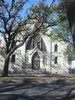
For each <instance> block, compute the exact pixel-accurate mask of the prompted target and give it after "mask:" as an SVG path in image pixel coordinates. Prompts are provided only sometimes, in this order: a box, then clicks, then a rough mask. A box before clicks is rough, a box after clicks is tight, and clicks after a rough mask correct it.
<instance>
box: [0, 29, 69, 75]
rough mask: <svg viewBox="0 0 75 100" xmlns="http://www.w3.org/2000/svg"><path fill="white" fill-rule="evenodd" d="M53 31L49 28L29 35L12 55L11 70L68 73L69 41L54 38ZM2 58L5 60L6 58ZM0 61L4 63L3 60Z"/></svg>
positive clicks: (14, 71)
mask: <svg viewBox="0 0 75 100" xmlns="http://www.w3.org/2000/svg"><path fill="white" fill-rule="evenodd" d="M51 32H52V29H51V28H49V29H48V31H47V32H46V33H45V34H42V33H39V34H36V35H33V36H31V37H29V38H28V39H27V41H26V42H25V43H24V45H23V46H21V47H20V48H18V49H17V50H16V51H15V52H14V54H13V55H12V56H11V59H10V68H9V71H10V72H12V73H16V72H17V73H18V72H19V73H24V72H26V71H27V70H29V71H40V72H45V73H46V72H47V73H53V74H56V73H57V74H68V73H69V70H68V69H69V65H68V61H67V56H66V55H65V50H66V48H67V43H66V42H64V41H63V40H62V39H59V40H52V39H51V37H50V34H51ZM2 60H3V61H4V58H3V59H2ZM0 63H1V64H2V62H1V61H0ZM1 64H0V65H1ZM2 66H3V64H2Z"/></svg>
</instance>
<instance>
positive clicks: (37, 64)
mask: <svg viewBox="0 0 75 100" xmlns="http://www.w3.org/2000/svg"><path fill="white" fill-rule="evenodd" d="M32 69H35V70H37V69H40V57H39V55H38V53H37V52H36V53H35V54H34V55H33V57H32Z"/></svg>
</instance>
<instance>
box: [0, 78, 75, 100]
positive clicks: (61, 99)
mask: <svg viewBox="0 0 75 100" xmlns="http://www.w3.org/2000/svg"><path fill="white" fill-rule="evenodd" d="M36 80H37V79H36ZM36 80H34V79H25V80H23V82H22V83H16V84H15V83H11V82H9V83H5V82H4V83H2V84H0V100H75V82H74V81H72V82H70V81H66V80H65V79H59V80H56V81H51V82H50V81H48V82H45V81H44V82H38V81H36Z"/></svg>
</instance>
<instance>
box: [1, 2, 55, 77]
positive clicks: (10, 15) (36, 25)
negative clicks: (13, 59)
mask: <svg viewBox="0 0 75 100" xmlns="http://www.w3.org/2000/svg"><path fill="white" fill-rule="evenodd" d="M54 1H55V0H52V2H51V4H50V6H48V5H45V3H44V0H42V2H39V4H38V6H32V7H31V8H30V9H29V11H28V12H29V13H25V15H26V16H25V17H24V16H23V15H22V10H24V9H25V5H26V3H27V2H28V0H17V1H16V0H11V1H10V2H8V1H6V0H1V2H0V33H1V35H2V36H3V38H4V40H5V45H6V47H5V53H6V57H5V63H4V69H3V74H2V76H8V69H9V60H10V56H11V55H12V53H13V52H14V51H15V50H16V49H17V48H19V47H20V46H22V45H23V44H24V42H25V41H26V40H27V38H28V37H29V36H32V35H33V34H36V32H37V31H40V30H41V31H43V30H42V29H46V28H47V27H49V26H53V25H56V22H53V21H52V20H51V19H52V13H53V6H52V5H53V3H54ZM21 15H22V16H21Z"/></svg>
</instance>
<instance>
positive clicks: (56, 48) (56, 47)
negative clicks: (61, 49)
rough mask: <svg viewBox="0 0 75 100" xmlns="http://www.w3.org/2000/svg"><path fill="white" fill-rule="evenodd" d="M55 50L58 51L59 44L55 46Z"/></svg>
mask: <svg viewBox="0 0 75 100" xmlns="http://www.w3.org/2000/svg"><path fill="white" fill-rule="evenodd" d="M54 51H55V52H57V51H58V45H57V44H56V45H55V47H54Z"/></svg>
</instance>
